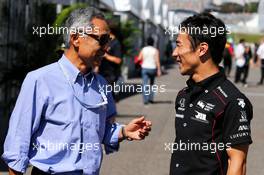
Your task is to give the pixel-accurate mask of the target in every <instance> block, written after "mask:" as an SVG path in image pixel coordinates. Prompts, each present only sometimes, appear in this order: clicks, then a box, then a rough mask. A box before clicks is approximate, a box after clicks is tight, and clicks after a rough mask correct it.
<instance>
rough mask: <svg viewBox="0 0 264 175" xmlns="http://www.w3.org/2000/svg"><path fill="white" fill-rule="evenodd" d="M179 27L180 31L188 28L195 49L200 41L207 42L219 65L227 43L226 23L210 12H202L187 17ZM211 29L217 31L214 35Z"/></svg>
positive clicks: (213, 57)
mask: <svg viewBox="0 0 264 175" xmlns="http://www.w3.org/2000/svg"><path fill="white" fill-rule="evenodd" d="M179 28H180V31H183V29H184V31H183V32H186V30H187V33H188V35H189V38H190V42H191V45H192V49H193V50H195V49H196V48H197V46H198V45H199V44H200V43H202V42H206V43H207V44H208V46H209V53H210V54H211V56H212V59H213V61H214V63H215V64H216V65H218V64H219V63H220V62H221V60H222V58H223V51H224V48H225V44H226V33H227V31H226V26H225V24H224V23H223V22H222V21H221V20H220V19H218V18H216V17H214V16H213V15H211V14H209V13H200V14H196V15H193V16H191V17H188V18H187V19H185V20H184V21H183V22H182V23H181V24H180V26H179ZM193 29H195V32H192V31H193ZM206 29H207V32H206ZM211 29H214V31H216V32H215V33H213V35H212V32H211ZM197 30H198V31H199V32H197Z"/></svg>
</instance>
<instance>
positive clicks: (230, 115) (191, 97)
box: [170, 71, 253, 175]
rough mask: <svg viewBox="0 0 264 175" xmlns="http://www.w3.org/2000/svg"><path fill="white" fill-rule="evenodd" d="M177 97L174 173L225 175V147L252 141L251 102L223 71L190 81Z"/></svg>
mask: <svg viewBox="0 0 264 175" xmlns="http://www.w3.org/2000/svg"><path fill="white" fill-rule="evenodd" d="M187 85H188V86H187V87H186V88H184V89H183V90H181V91H180V92H179V93H178V95H177V98H176V102H175V109H176V116H175V128H176V139H175V143H174V144H173V150H172V151H173V153H172V157H171V167H170V174H171V175H218V174H219V175H225V174H226V172H227V168H228V156H227V153H226V148H229V147H231V146H233V145H243V144H251V143H252V140H251V134H250V133H251V132H250V121H251V119H252V116H253V111H252V105H251V103H250V101H249V100H248V99H247V97H246V96H245V95H244V94H242V93H241V92H240V91H239V90H238V89H237V88H236V87H235V86H234V85H233V84H232V83H231V82H230V81H229V80H227V78H226V76H225V75H224V73H223V71H220V72H219V73H217V74H215V75H213V76H211V77H209V78H207V79H205V80H203V81H201V82H199V83H195V82H194V81H193V80H192V79H189V80H188V81H187Z"/></svg>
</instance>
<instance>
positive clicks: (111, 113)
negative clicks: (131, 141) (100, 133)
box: [103, 92, 122, 154]
mask: <svg viewBox="0 0 264 175" xmlns="http://www.w3.org/2000/svg"><path fill="white" fill-rule="evenodd" d="M107 100H108V104H107V115H106V116H107V118H106V127H105V135H104V140H103V143H104V145H105V152H106V154H109V153H112V152H114V151H118V149H119V142H118V136H119V133H120V130H121V128H122V125H120V124H119V123H115V122H114V123H113V122H111V118H112V117H115V115H116V114H117V113H116V106H115V101H114V99H113V96H112V94H111V92H109V93H108V94H107Z"/></svg>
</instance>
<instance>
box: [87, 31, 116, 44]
mask: <svg viewBox="0 0 264 175" xmlns="http://www.w3.org/2000/svg"><path fill="white" fill-rule="evenodd" d="M83 34H85V35H87V36H90V37H92V38H93V39H95V40H96V41H97V42H98V43H99V45H100V46H101V47H104V46H106V45H107V44H108V43H109V42H110V41H111V40H112V38H111V37H110V35H109V34H103V35H101V36H98V35H94V34H88V33H85V32H84V33H83Z"/></svg>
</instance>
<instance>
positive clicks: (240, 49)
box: [235, 39, 246, 83]
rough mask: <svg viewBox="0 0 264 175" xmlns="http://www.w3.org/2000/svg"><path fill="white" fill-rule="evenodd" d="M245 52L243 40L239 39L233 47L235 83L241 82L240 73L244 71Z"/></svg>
mask: <svg viewBox="0 0 264 175" xmlns="http://www.w3.org/2000/svg"><path fill="white" fill-rule="evenodd" d="M244 53H245V40H244V39H240V41H239V44H238V45H237V47H236V49H235V58H236V74H235V83H239V82H241V81H242V80H241V74H242V73H243V72H244V65H245V63H246V60H245V58H244Z"/></svg>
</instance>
